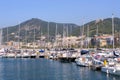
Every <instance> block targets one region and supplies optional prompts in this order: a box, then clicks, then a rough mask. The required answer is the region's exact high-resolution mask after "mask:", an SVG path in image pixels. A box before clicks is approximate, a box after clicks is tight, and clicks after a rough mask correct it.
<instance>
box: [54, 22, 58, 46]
mask: <svg viewBox="0 0 120 80" xmlns="http://www.w3.org/2000/svg"><path fill="white" fill-rule="evenodd" d="M57 28H58V26H57V23H56V31H55V42H56V47H57V46H58V45H57V44H58V43H57Z"/></svg>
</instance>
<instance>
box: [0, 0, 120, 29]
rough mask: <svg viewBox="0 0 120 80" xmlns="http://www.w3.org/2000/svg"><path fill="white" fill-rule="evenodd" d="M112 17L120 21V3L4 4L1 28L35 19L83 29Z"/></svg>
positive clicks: (16, 0)
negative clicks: (118, 18) (82, 26)
mask: <svg viewBox="0 0 120 80" xmlns="http://www.w3.org/2000/svg"><path fill="white" fill-rule="evenodd" d="M112 13H114V16H115V17H120V0H0V27H6V26H12V25H16V24H18V23H19V22H23V21H25V20H28V19H31V18H39V19H42V20H45V21H53V22H60V23H62V22H63V23H75V24H78V25H81V24H82V22H84V23H86V22H89V21H91V20H95V19H100V18H108V17H111V16H112Z"/></svg>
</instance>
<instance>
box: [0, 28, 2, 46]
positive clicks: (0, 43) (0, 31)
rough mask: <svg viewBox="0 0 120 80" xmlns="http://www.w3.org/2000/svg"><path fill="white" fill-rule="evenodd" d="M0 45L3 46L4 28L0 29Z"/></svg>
mask: <svg viewBox="0 0 120 80" xmlns="http://www.w3.org/2000/svg"><path fill="white" fill-rule="evenodd" d="M0 45H2V28H1V29H0Z"/></svg>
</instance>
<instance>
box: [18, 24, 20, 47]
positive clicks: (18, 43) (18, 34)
mask: <svg viewBox="0 0 120 80" xmlns="http://www.w3.org/2000/svg"><path fill="white" fill-rule="evenodd" d="M18 49H20V23H19V26H18Z"/></svg>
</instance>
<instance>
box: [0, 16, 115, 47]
mask: <svg viewBox="0 0 120 80" xmlns="http://www.w3.org/2000/svg"><path fill="white" fill-rule="evenodd" d="M20 26H21V24H20V23H19V26H18V43H19V44H18V49H20ZM89 27H90V26H89V25H87V33H86V35H87V37H89ZM47 28H48V29H47V30H48V31H47V32H48V37H47V42H49V39H50V33H49V32H50V29H49V28H50V23H49V22H48V23H47ZM81 28H82V29H81ZM65 29H66V30H65ZM40 30H41V29H40ZM80 30H82V31H80V32H82V37H83V36H84V23H83V26H82V27H80ZM65 32H66V35H65ZM2 35H3V34H2V29H1V40H0V41H1V43H2ZM26 35H27V30H26ZM35 35H36V29H35V27H34V35H33V38H34V39H33V45H35V41H36V40H35ZM40 35H41V36H42V33H41V34H40ZM57 35H58V25H57V23H56V29H55V42H56V43H57ZM96 35H97V36H98V25H96ZM62 36H63V38H64V37H68V36H69V35H68V25H67V26H65V24H63V35H62ZM112 36H113V49H114V45H115V44H114V16H113V14H112ZM7 42H8V27H7ZM26 43H27V37H26ZM63 43H64V40H62V45H64V44H63ZM67 43H68V40H67ZM82 43H83V38H82ZM88 44H89V43H88ZM47 46H48V44H47ZM68 46H69V45H68V44H67V48H68ZM82 48H83V46H82V45H81V49H82ZM87 48H89V45H88V46H87ZM33 49H35V46H34V47H33Z"/></svg>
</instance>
